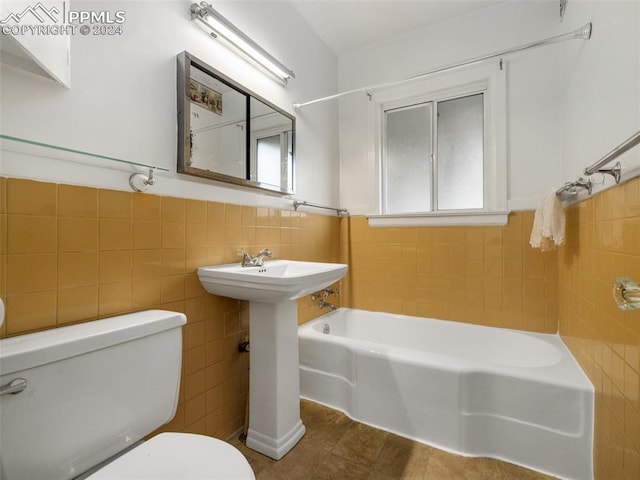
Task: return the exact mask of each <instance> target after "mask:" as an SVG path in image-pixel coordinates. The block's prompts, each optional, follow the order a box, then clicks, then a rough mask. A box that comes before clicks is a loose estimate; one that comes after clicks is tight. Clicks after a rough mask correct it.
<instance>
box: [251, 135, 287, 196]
mask: <svg viewBox="0 0 640 480" xmlns="http://www.w3.org/2000/svg"><path fill="white" fill-rule="evenodd" d="M256 156H257V157H258V162H257V163H258V182H260V183H266V184H269V185H274V186H276V187H279V186H280V158H281V154H280V135H273V136H271V137H264V138H259V139H258V148H257V151H256Z"/></svg>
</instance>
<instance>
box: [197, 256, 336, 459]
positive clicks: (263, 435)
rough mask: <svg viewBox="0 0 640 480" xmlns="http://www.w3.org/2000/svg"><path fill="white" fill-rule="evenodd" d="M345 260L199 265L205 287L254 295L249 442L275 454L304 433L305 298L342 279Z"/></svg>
mask: <svg viewBox="0 0 640 480" xmlns="http://www.w3.org/2000/svg"><path fill="white" fill-rule="evenodd" d="M345 273H347V265H343V264H340V263H318V262H297V261H293V260H269V261H266V262H265V263H264V265H261V266H246V267H243V266H242V265H240V264H238V263H234V264H227V265H215V266H211V267H201V268H199V269H198V277H199V278H200V282H201V283H202V285H203V286H204V288H205V289H206V290H207V291H208V292H209V293H213V294H215V295H222V296H225V297H231V298H237V299H240V300H249V332H250V341H251V355H250V356H249V364H250V368H249V385H250V388H249V427H248V430H247V439H246V445H247V447H249V448H251V449H253V450H256V451H258V452H260V453H262V454H264V455H267V456H268V457H271V458H273V459H275V460H279V459H280V458H282V457H283V456H284V455H285V454H286V453H287V452H288V451H290V450H291V449H292V448H293V447H294V445H295V444H296V443H297V442H298V441H299V440H300V439H301V438H302V436H303V435H304V432H305V426H304V425H303V423H302V420H301V419H300V373H299V368H298V364H299V363H298V312H297V302H296V301H295V299H296V298H300V297H302V296H304V295H307V294H309V293H312V292H316V291H318V290H322V289H323V288H326V287H328V286H329V285H331V284H332V283H334V282H336V281H338V280H340V279H341V278H342V277H343V276H344V275H345Z"/></svg>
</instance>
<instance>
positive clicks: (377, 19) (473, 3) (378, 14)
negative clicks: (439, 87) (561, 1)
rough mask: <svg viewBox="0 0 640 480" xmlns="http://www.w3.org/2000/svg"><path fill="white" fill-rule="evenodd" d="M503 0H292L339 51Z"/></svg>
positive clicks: (396, 34)
mask: <svg viewBox="0 0 640 480" xmlns="http://www.w3.org/2000/svg"><path fill="white" fill-rule="evenodd" d="M502 1H505V0H290V2H291V3H292V4H293V6H294V7H295V8H296V9H297V10H298V12H300V14H301V15H302V16H303V17H304V18H305V20H306V21H307V23H308V24H309V25H311V28H313V29H314V30H315V32H316V33H317V34H318V35H319V36H320V37H321V38H322V39H323V40H324V41H325V43H326V44H327V45H328V46H329V47H330V48H331V49H332V50H333V51H334V52H335V53H336V54H337V55H341V54H343V53H346V52H350V51H353V50H358V49H360V48H363V47H367V46H370V45H374V44H377V43H380V42H384V41H385V40H389V39H391V38H394V37H398V36H400V35H403V34H404V33H406V32H409V31H412V30H418V29H421V28H425V27H429V26H432V25H436V24H438V23H442V22H446V21H447V20H451V19H453V18H456V17H461V16H463V15H467V14H469V13H471V12H474V11H476V10H480V9H483V8H487V7H489V6H492V5H495V4H497V3H501V2H502Z"/></svg>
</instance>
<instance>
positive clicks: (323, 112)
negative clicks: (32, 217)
mask: <svg viewBox="0 0 640 480" xmlns="http://www.w3.org/2000/svg"><path fill="white" fill-rule="evenodd" d="M191 3H193V2H192V1H191V0H170V1H165V0H163V1H153V2H152V1H106V0H96V1H78V0H72V1H71V8H72V9H74V10H98V11H99V10H109V11H116V10H123V11H125V12H126V22H125V24H124V33H123V34H122V35H121V36H91V35H88V36H82V35H75V36H73V37H72V38H71V80H72V88H71V89H69V90H64V89H63V88H61V87H59V86H57V85H55V84H53V83H51V82H47V81H45V80H43V79H41V78H39V77H36V76H32V75H29V74H26V73H24V72H22V71H19V70H14V69H13V68H10V67H7V66H6V65H1V66H0V68H1V70H0V80H1V81H0V102H1V104H0V107H1V108H0V132H2V133H3V134H6V135H12V136H17V137H25V138H29V139H34V140H38V141H41V142H46V143H51V144H54V145H61V146H65V147H70V148H74V149H78V150H84V151H88V152H93V153H99V154H102V155H107V156H112V157H116V158H122V159H126V160H132V161H139V162H142V163H147V164H153V165H157V166H160V167H164V168H167V169H169V170H170V172H168V173H162V172H161V173H159V174H157V185H156V186H154V187H153V188H152V189H151V190H150V192H153V193H158V194H166V195H176V196H182V197H189V198H199V199H208V200H218V201H227V202H233V203H239V204H245V205H265V206H272V207H277V208H287V207H290V206H291V205H292V202H291V200H286V199H282V198H281V197H277V196H273V195H265V194H262V193H256V191H253V190H246V189H239V188H238V187H235V188H234V187H227V186H224V185H222V184H218V183H215V182H212V181H209V180H200V179H195V178H194V177H189V176H183V175H178V174H176V173H175V170H176V142H177V125H176V55H177V54H178V53H180V52H181V51H183V50H187V51H189V52H190V53H192V54H193V55H195V56H196V57H198V58H200V59H201V60H203V61H205V62H207V63H209V64H210V65H211V66H213V67H215V68H217V69H218V70H220V71H222V72H223V73H225V74H226V75H228V76H229V77H231V78H233V79H235V80H236V81H238V82H239V83H241V84H243V85H245V86H246V87H247V88H249V89H250V90H252V91H254V92H256V93H257V94H259V95H261V96H263V97H265V98H267V99H269V100H270V101H271V102H273V103H275V104H276V105H278V106H279V107H281V108H282V109H284V110H287V111H289V112H291V113H294V112H293V110H292V103H294V102H296V101H302V100H306V99H308V98H314V97H317V96H323V95H328V94H332V93H334V92H335V91H336V89H337V60H336V57H335V55H334V54H333V53H332V52H331V51H330V50H329V48H328V47H327V46H326V45H325V44H324V43H323V42H322V41H321V40H320V39H319V38H318V37H317V36H316V35H315V34H314V33H313V32H312V31H311V29H310V28H309V27H308V26H307V24H306V23H305V22H304V21H303V19H302V17H300V15H299V14H298V12H297V11H296V10H295V9H294V8H293V7H292V6H291V5H290V4H288V3H287V2H281V1H237V0H236V1H216V2H215V7H216V8H217V9H218V10H219V11H220V12H221V13H222V14H223V15H225V16H226V17H227V18H228V19H229V20H231V21H232V22H233V23H235V24H236V25H237V26H238V27H239V28H241V29H242V30H243V31H245V32H246V33H247V34H248V35H249V36H250V37H252V38H253V39H254V40H256V41H257V42H258V43H260V44H261V45H262V46H263V47H264V48H265V49H266V50H267V51H269V52H271V53H272V54H273V55H274V56H275V57H276V58H278V59H279V60H281V61H282V62H283V63H284V64H285V65H287V66H289V67H290V68H291V69H293V70H294V72H295V74H296V78H295V79H293V80H291V81H290V82H289V84H288V85H287V86H286V87H282V86H281V85H280V84H279V83H277V82H275V81H274V80H272V79H271V78H270V77H268V76H266V75H264V74H263V73H262V72H261V71H259V70H257V69H256V68H255V67H253V66H252V65H251V64H249V63H247V62H245V61H244V60H241V59H239V57H238V56H236V55H235V54H234V53H232V52H231V51H230V50H228V49H227V48H226V47H224V46H223V45H222V44H221V43H219V42H216V41H213V40H212V39H210V38H209V37H208V36H207V35H206V33H205V32H203V31H202V30H201V29H200V28H198V27H197V26H196V25H195V24H193V23H192V22H191V21H190V19H189V6H190V5H191ZM296 116H297V124H296V127H297V164H296V191H297V195H296V197H297V198H299V199H302V200H308V201H312V202H319V203H326V204H336V203H337V202H338V187H337V182H336V181H335V179H336V172H337V171H338V129H337V106H336V105H335V104H326V105H323V106H321V107H319V108H317V109H316V110H315V111H314V112H313V115H306V112H305V114H300V115H297V114H296ZM7 149H9V150H20V151H21V152H22V153H16V152H14V151H7ZM24 152H25V150H24V149H23V148H22V147H20V148H18V149H16V148H15V145H14V144H11V142H3V151H2V152H1V153H2V157H1V159H0V174H1V175H6V176H16V177H26V178H33V179H40V180H47V181H56V182H62V183H72V184H81V185H90V186H96V187H105V188H114V189H120V190H127V189H129V186H128V177H129V175H130V174H131V170H130V169H128V168H126V167H125V169H124V170H117V169H115V170H114V169H113V168H112V167H111V166H110V164H109V163H108V162H105V161H101V162H98V163H97V164H92V162H89V161H86V160H85V159H80V158H77V157H76V156H73V155H66V154H62V155H61V154H53V153H51V154H50V153H45V151H44V150H39V151H37V152H33V149H29V153H28V154H27V153H24ZM43 153H44V154H45V155H46V156H45V157H43V156H42V154H43ZM50 156H52V157H54V158H49V157H50ZM65 159H66V160H69V159H73V162H69V161H65ZM105 165H107V166H108V167H105Z"/></svg>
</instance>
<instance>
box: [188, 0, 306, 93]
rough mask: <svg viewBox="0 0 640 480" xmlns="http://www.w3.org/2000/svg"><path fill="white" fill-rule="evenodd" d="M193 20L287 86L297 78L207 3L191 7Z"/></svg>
mask: <svg viewBox="0 0 640 480" xmlns="http://www.w3.org/2000/svg"><path fill="white" fill-rule="evenodd" d="M191 20H193V21H194V22H196V23H197V24H198V25H200V26H201V27H202V28H203V29H205V31H207V33H209V35H210V36H211V37H213V38H221V39H223V40H225V41H226V42H227V43H228V44H229V45H230V46H231V47H234V48H235V49H237V50H239V51H240V52H242V53H243V54H244V55H245V56H247V57H248V58H250V59H251V60H253V61H254V62H255V63H257V64H259V65H260V66H261V67H262V68H264V69H265V70H266V71H267V72H269V73H271V74H272V75H274V76H275V77H276V78H277V79H278V80H280V81H281V82H283V83H285V84H286V83H287V81H288V80H289V78H295V75H294V74H293V72H292V71H291V70H290V69H289V68H287V67H286V66H284V65H283V64H282V63H280V62H279V61H278V60H276V59H275V58H274V57H273V56H272V55H271V54H270V53H269V52H267V51H266V50H265V49H264V48H262V47H261V46H260V45H258V44H257V43H256V42H254V41H253V40H252V39H251V38H249V37H248V36H247V35H246V34H245V33H244V32H242V31H241V30H240V29H239V28H238V27H236V26H235V25H234V24H233V23H231V22H230V21H229V20H227V19H226V18H225V17H223V16H222V15H220V13H219V12H217V11H216V10H214V8H213V7H212V6H211V5H209V4H208V3H207V2H200V3H194V4H192V5H191Z"/></svg>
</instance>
